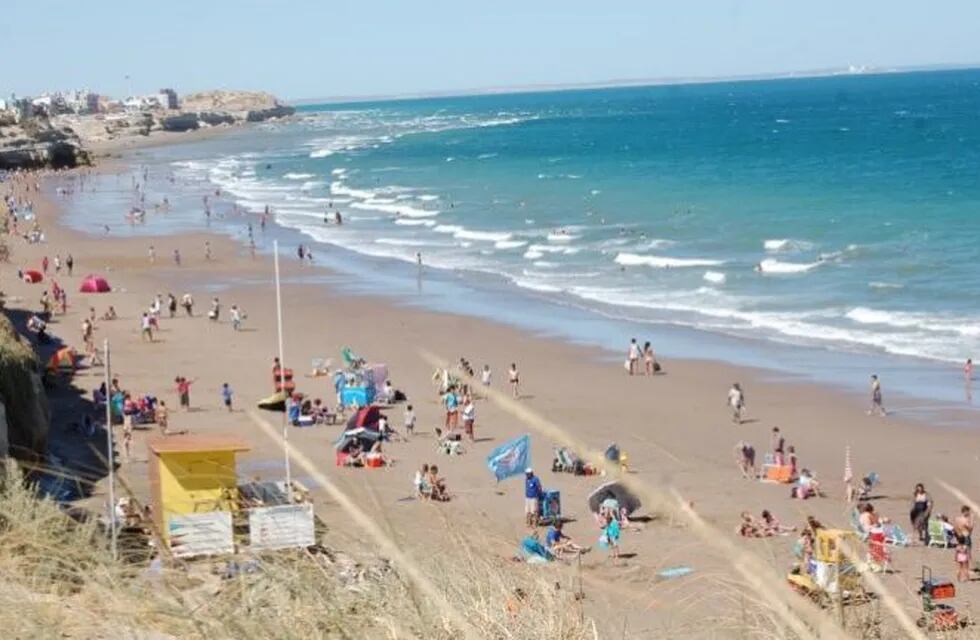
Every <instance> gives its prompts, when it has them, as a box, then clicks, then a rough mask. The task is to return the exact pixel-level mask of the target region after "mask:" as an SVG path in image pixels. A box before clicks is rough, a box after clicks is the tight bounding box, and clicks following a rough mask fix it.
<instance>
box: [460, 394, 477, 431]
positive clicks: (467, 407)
mask: <svg viewBox="0 0 980 640" xmlns="http://www.w3.org/2000/svg"><path fill="white" fill-rule="evenodd" d="M475 423H476V405H475V404H473V398H471V397H469V396H466V400H465V401H464V402H463V432H464V433H465V434H466V435H467V437H469V439H470V442H475V441H476V438H475V436H474V435H473V425H474V424H475Z"/></svg>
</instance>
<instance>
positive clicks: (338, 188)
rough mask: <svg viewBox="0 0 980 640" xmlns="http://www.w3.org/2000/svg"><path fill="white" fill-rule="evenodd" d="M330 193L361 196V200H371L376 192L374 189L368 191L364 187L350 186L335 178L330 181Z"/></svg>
mask: <svg viewBox="0 0 980 640" xmlns="http://www.w3.org/2000/svg"><path fill="white" fill-rule="evenodd" d="M330 193H333V194H336V195H340V196H350V197H352V198H359V199H361V200H370V199H371V198H373V197H374V196H375V195H376V194H375V192H374V191H366V190H364V189H352V188H350V187H348V186H347V185H346V184H344V183H343V182H340V181H339V180H335V181H334V182H331V183H330Z"/></svg>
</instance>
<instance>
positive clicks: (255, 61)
mask: <svg viewBox="0 0 980 640" xmlns="http://www.w3.org/2000/svg"><path fill="white" fill-rule="evenodd" d="M978 25H980V2H978V1H977V0H956V1H954V0H932V1H930V2H922V1H921V0H916V1H912V0H891V1H887V0H846V1H845V0H816V1H797V0H672V1H669V2H666V1H662V0H646V1H634V0H590V1H588V2H585V1H581V0H563V1H556V0H555V1H553V0H492V1H489V2H488V1H480V2H477V1H471V0H455V1H445V2H443V1H436V0H387V1H386V0H352V1H343V0H319V1H315V0H265V1H263V2H258V1H254V0H237V1H231V0H197V1H194V2H189V1H187V0H171V1H158V2H132V1H126V2H123V1H121V0H91V1H89V2H80V1H78V0H64V1H61V2H54V1H51V0H30V1H27V0H4V2H3V3H2V6H0V92H2V94H3V95H6V94H8V93H9V92H10V91H17V92H18V93H22V94H27V93H37V92H40V91H42V90H45V89H59V88H72V87H89V88H91V89H93V90H96V91H99V92H102V93H109V94H111V95H117V96H118V95H120V94H123V93H128V92H129V91H130V89H132V90H133V91H136V92H146V91H149V90H155V89H157V88H160V87H164V86H173V87H174V88H176V89H177V90H178V92H183V93H186V92H189V91H194V90H200V89H207V88H229V89H234V88H241V89H266V90H269V91H272V92H273V93H276V94H278V95H279V96H281V97H284V98H288V99H298V98H306V97H321V96H337V95H374V94H398V93H413V92H424V91H434V90H461V89H468V88H478V87H492V86H501V85H506V86H512V85H528V84H551V83H567V82H591V81H603V80H609V79H620V78H658V77H677V76H730V75H742V74H755V73H771V72H780V71H790V70H805V69H815V68H827V67H844V66H847V65H849V64H855V65H871V66H883V67H889V66H905V65H918V64H948V63H978V62H980V37H978V31H977V29H978ZM127 75H129V76H130V77H131V80H129V81H127V80H126V79H125V77H126V76H127Z"/></svg>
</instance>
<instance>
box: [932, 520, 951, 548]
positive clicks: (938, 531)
mask: <svg viewBox="0 0 980 640" xmlns="http://www.w3.org/2000/svg"><path fill="white" fill-rule="evenodd" d="M926 533H927V535H928V536H929V546H930V547H940V548H942V549H947V548H949V547H950V546H951V545H950V542H949V536H947V535H946V527H945V526H944V523H943V521H942V520H940V519H939V518H929V524H928V525H927V529H926Z"/></svg>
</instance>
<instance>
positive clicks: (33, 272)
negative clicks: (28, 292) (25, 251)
mask: <svg viewBox="0 0 980 640" xmlns="http://www.w3.org/2000/svg"><path fill="white" fill-rule="evenodd" d="M42 280H44V276H43V275H41V272H40V271H38V270H37V269H28V270H27V271H25V272H24V282H29V283H31V284H37V283H38V282H41V281H42Z"/></svg>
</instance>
